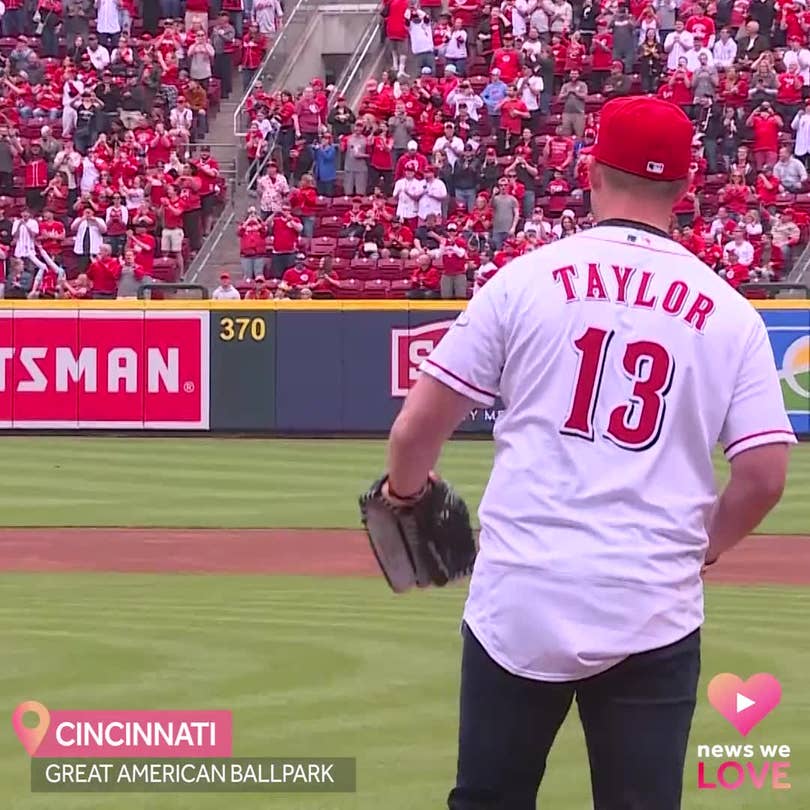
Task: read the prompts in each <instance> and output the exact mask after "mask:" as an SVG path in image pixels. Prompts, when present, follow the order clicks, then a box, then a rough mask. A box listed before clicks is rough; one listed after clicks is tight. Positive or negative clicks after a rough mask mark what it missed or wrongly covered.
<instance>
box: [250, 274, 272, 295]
mask: <svg viewBox="0 0 810 810" xmlns="http://www.w3.org/2000/svg"><path fill="white" fill-rule="evenodd" d="M272 297H273V291H272V290H271V289H270V287H268V286H267V281H266V280H265V278H264V276H256V278H255V279H254V280H253V286H252V287H251V288H250V289H249V290H248V291H247V292H246V293H245V300H246V301H267V300H268V299H269V298H272Z"/></svg>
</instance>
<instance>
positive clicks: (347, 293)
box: [332, 278, 363, 298]
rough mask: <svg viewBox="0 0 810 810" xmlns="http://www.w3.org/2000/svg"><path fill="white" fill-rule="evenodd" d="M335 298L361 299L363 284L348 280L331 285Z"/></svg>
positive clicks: (352, 279)
mask: <svg viewBox="0 0 810 810" xmlns="http://www.w3.org/2000/svg"><path fill="white" fill-rule="evenodd" d="M332 288H333V290H334V293H335V296H336V297H337V298H362V297H363V282H362V281H358V280H357V279H356V278H348V279H346V280H345V281H336V282H334V283H333V284H332Z"/></svg>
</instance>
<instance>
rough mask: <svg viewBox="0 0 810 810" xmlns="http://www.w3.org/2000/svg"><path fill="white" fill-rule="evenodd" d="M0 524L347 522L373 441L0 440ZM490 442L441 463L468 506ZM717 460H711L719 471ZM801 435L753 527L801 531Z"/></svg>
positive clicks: (804, 485)
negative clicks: (766, 511)
mask: <svg viewBox="0 0 810 810" xmlns="http://www.w3.org/2000/svg"><path fill="white" fill-rule="evenodd" d="M3 449H4V451H5V453H4V461H5V463H6V469H7V470H9V471H10V474H9V475H7V476H6V479H7V481H6V483H5V485H4V487H3V488H2V491H0V509H2V514H3V517H4V521H3V523H4V525H5V526H12V527H13V526H32V525H36V526H144V527H161V526H165V527H180V528H185V527H189V528H194V527H229V528H284V527H288V528H308V527H309V528H341V527H346V528H354V527H357V525H358V518H357V496H358V494H359V493H360V492H362V491H363V490H364V489H365V488H366V487H367V486H368V483H369V481H370V480H371V478H372V477H373V476H375V475H377V474H378V473H379V472H380V471H381V470H382V468H383V464H384V458H385V443H384V442H382V441H374V440H347V439H333V440H276V439H272V440H270V439H268V440H259V439H250V440H239V439H203V438H196V437H194V438H191V437H190V438H186V439H163V438H141V437H130V438H106V437H77V438H74V437H70V438H46V437H31V438H28V437H25V438H18V437H13V438H8V439H5V440H4V444H3ZM492 451H493V445H492V442H490V441H455V442H451V443H450V444H449V445H448V446H447V448H446V450H445V453H444V455H443V457H442V460H441V463H440V471H441V472H442V474H443V475H445V476H446V477H447V478H448V479H449V480H450V481H452V482H453V483H454V484H455V485H456V486H457V487H458V489H459V491H460V492H461V493H462V495H464V497H465V498H466V499H467V500H468V502H469V504H470V506H471V508H472V509H473V510H475V509H477V506H478V502H479V499H480V497H481V494H482V492H483V490H484V487H485V486H486V481H487V477H488V474H489V470H490V465H491V463H492ZM725 470H726V465H725V462H723V461H722V460H721V459H718V476H719V478H720V479H722V478H723V477H724V475H725ZM808 491H810V445H807V444H805V445H800V446H799V447H797V448H796V449H795V451H794V453H793V463H792V467H791V473H790V480H789V483H788V489H787V491H786V493H785V496H784V498H783V501H782V503H781V504H780V506H779V507H778V509H777V510H776V512H775V513H774V514H773V515H772V516H770V517H769V518H768V520H767V521H766V522H765V524H764V525H763V527H762V531H764V532H772V533H803V532H807V531H808V530H810V526H809V525H808V524H810V521H808V520H807V519H806V517H805V514H804V510H805V509H806V502H807V495H806V493H807V492H808Z"/></svg>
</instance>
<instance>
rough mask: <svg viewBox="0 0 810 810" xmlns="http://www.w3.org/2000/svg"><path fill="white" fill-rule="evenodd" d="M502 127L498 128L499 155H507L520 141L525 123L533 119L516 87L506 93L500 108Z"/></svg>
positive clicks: (511, 87)
mask: <svg viewBox="0 0 810 810" xmlns="http://www.w3.org/2000/svg"><path fill="white" fill-rule="evenodd" d="M498 112H499V113H500V126H499V127H498V154H501V155H505V154H507V153H509V152H510V151H511V150H512V147H513V146H515V145H516V144H517V142H518V141H519V140H520V133H521V131H522V130H523V122H524V121H527V120H528V119H529V118H531V117H532V114H531V113H530V112H529V109H528V107H526V104H525V103H524V101H523V100H522V99H520V98H518V91H517V87H516V86H515V85H511V86H510V87H509V89H508V90H507V91H506V98H505V99H504V100H503V101H502V102H501V103H500V105H499V106H498Z"/></svg>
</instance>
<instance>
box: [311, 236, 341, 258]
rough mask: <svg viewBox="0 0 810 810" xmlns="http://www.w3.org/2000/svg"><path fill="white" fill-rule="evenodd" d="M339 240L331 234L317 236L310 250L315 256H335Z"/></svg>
mask: <svg viewBox="0 0 810 810" xmlns="http://www.w3.org/2000/svg"><path fill="white" fill-rule="evenodd" d="M336 246H337V240H336V239H334V238H333V237H331V236H316V237H315V238H313V240H312V243H311V244H310V246H309V252H310V253H312V255H313V256H333V255H334V253H335V247H336Z"/></svg>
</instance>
